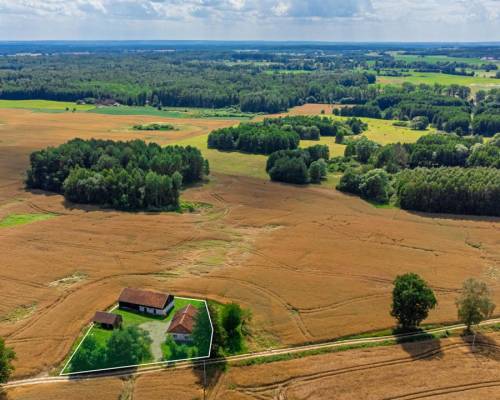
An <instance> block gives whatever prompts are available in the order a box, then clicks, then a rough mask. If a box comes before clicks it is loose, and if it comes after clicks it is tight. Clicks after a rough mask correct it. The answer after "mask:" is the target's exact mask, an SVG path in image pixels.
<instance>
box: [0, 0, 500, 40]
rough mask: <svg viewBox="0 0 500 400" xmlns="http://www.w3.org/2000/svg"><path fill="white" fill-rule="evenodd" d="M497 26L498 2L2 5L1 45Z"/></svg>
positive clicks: (169, 0)
mask: <svg viewBox="0 0 500 400" xmlns="http://www.w3.org/2000/svg"><path fill="white" fill-rule="evenodd" d="M26 21H29V23H27V22H26ZM56 22H57V23H56ZM85 26H87V27H88V28H90V27H92V29H85ZM498 26H500V0H418V1H416V0H69V1H68V0H0V39H15V38H16V35H17V36H18V37H19V38H23V39H26V38H32V39H37V38H40V39H44V38H54V39H64V38H72V39H78V38H82V39H86V38H91V39H93V38H96V37H95V35H101V36H99V38H101V39H106V38H112V39H116V38H123V39H127V38H137V39H141V38H147V37H154V38H165V39H168V38H173V37H175V38H203V39H290V40H292V39H293V40H297V39H303V40H308V39H310V40H316V39H321V40H347V41H348V40H393V41H398V40H488V41H494V40H500V29H498ZM126 27H129V28H130V32H129V33H127V30H126ZM495 27H496V29H495ZM41 32H43V37H41V35H42V33H41ZM47 32H50V34H48V33H47ZM80 32H81V33H80ZM108 32H120V34H119V37H115V36H117V35H118V34H116V35H114V36H113V33H111V36H113V37H108V36H109V34H108ZM37 35H38V36H37ZM68 35H69V36H71V37H68ZM79 35H80V36H81V37H79ZM102 35H104V36H102ZM106 35H108V36H106ZM266 35H267V36H266ZM47 36H50V37H47Z"/></svg>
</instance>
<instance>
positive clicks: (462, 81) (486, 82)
mask: <svg viewBox="0 0 500 400" xmlns="http://www.w3.org/2000/svg"><path fill="white" fill-rule="evenodd" d="M408 73H409V74H411V76H377V84H382V85H401V84H402V83H403V82H409V83H413V84H415V85H419V84H421V83H424V84H427V85H434V84H436V83H437V84H440V85H462V86H472V87H481V88H486V89H487V88H490V89H491V88H493V87H500V79H495V78H488V77H484V76H461V75H448V74H441V73H437V72H415V71H410V72H408Z"/></svg>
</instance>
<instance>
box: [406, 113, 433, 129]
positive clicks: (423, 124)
mask: <svg viewBox="0 0 500 400" xmlns="http://www.w3.org/2000/svg"><path fill="white" fill-rule="evenodd" d="M428 126H429V118H427V117H426V116H420V117H415V118H413V119H412V120H411V122H410V128H411V129H413V130H416V131H425V130H426V129H427V127H428Z"/></svg>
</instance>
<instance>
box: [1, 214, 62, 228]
mask: <svg viewBox="0 0 500 400" xmlns="http://www.w3.org/2000/svg"><path fill="white" fill-rule="evenodd" d="M53 217H55V214H10V215H8V216H6V217H5V218H3V219H2V220H0V228H9V227H12V226H17V225H26V224H31V223H32V222H37V221H45V220H47V219H50V218H53Z"/></svg>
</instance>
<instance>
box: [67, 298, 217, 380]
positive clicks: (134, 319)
mask: <svg viewBox="0 0 500 400" xmlns="http://www.w3.org/2000/svg"><path fill="white" fill-rule="evenodd" d="M188 304H192V305H193V306H195V307H196V308H198V309H200V310H202V312H206V308H205V303H204V301H202V300H195V299H184V298H175V299H174V308H173V310H172V311H170V313H169V314H168V315H167V316H166V317H164V316H160V315H148V314H142V313H138V312H133V311H127V310H120V309H118V308H117V309H115V310H113V311H112V313H113V314H117V315H121V316H122V318H123V327H124V328H126V327H130V326H138V327H140V328H142V329H145V330H146V331H148V332H150V331H149V329H151V327H152V324H151V323H153V325H155V329H160V330H161V332H162V334H163V335H164V337H161V338H160V340H161V341H162V343H157V344H158V347H159V348H160V347H161V353H160V354H162V357H160V359H155V357H154V353H155V352H154V351H152V353H153V358H152V359H150V360H144V361H143V362H144V363H145V362H153V361H160V360H161V359H165V360H168V359H170V358H169V357H168V356H169V354H168V349H167V352H165V347H166V346H165V345H164V342H165V340H166V338H167V335H166V330H167V327H168V324H169V322H170V321H171V320H172V318H173V317H174V315H175V313H176V312H177V311H178V310H179V309H181V308H182V307H185V306H186V305H188ZM155 322H156V323H157V324H154V323H155ZM112 334H113V331H112V330H108V329H102V328H100V327H99V326H97V325H93V326H92V327H91V328H90V330H89V333H88V335H87V336H85V338H84V337H83V336H82V337H81V338H80V339H79V341H78V343H77V344H75V345H74V348H75V349H76V348H77V347H78V346H79V345H80V344H81V343H83V341H85V340H87V339H88V338H93V339H95V341H96V342H97V343H98V344H99V345H100V346H102V347H106V346H107V343H108V341H109V339H110V338H111V335H112ZM150 334H152V332H150ZM207 334H211V332H208V333H207ZM153 345H154V338H153ZM190 347H191V349H190V351H191V353H193V352H196V353H197V354H198V353H199V352H198V351H197V349H196V346H195V345H192V346H190ZM77 351H78V350H77ZM158 351H160V349H159V350H158ZM199 356H204V354H200V355H199ZM102 367H103V366H102V365H96V366H95V368H92V369H99V368H102ZM62 372H63V373H68V372H80V371H74V370H72V367H71V363H69V364H68V366H67V367H66V368H65V369H64V370H63V371H62Z"/></svg>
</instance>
